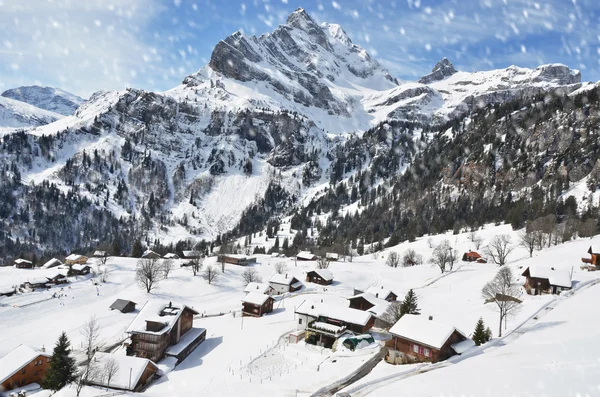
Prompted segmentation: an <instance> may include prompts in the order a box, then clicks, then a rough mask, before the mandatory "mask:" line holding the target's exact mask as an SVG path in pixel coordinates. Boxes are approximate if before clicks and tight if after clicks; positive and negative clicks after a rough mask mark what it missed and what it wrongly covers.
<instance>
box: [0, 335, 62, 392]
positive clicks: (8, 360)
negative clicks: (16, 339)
mask: <svg viewBox="0 0 600 397" xmlns="http://www.w3.org/2000/svg"><path fill="white" fill-rule="evenodd" d="M49 363H50V354H48V353H46V352H45V351H44V350H37V349H34V348H32V347H29V346H25V345H20V346H18V347H17V348H15V349H14V350H12V351H11V352H10V353H8V354H7V355H5V356H4V357H2V358H0V390H1V391H7V390H13V389H17V388H20V387H23V386H25V385H29V384H31V383H40V382H41V381H42V379H44V376H46V371H47V370H48V366H49Z"/></svg>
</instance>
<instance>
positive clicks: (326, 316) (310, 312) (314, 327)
mask: <svg viewBox="0 0 600 397" xmlns="http://www.w3.org/2000/svg"><path fill="white" fill-rule="evenodd" d="M295 313H296V318H297V320H298V323H297V324H296V327H297V329H299V330H306V342H307V343H311V344H316V345H319V346H323V347H327V348H330V347H331V346H333V343H334V342H335V341H336V340H337V338H339V337H340V336H342V335H343V334H344V333H346V332H348V331H350V332H354V333H356V334H364V333H365V332H367V331H368V330H370V329H371V328H372V327H373V325H374V324H375V317H374V316H373V314H372V313H369V312H365V311H361V310H356V309H352V308H349V307H345V306H340V305H333V304H329V303H323V302H311V301H304V302H302V304H300V306H298V308H297V309H296V312H295Z"/></svg>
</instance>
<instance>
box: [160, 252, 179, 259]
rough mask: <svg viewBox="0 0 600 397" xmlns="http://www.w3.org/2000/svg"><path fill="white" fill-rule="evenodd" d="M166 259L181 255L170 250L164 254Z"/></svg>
mask: <svg viewBox="0 0 600 397" xmlns="http://www.w3.org/2000/svg"><path fill="white" fill-rule="evenodd" d="M163 258H165V259H179V255H177V254H174V253H172V252H169V253H167V254H165V256H163Z"/></svg>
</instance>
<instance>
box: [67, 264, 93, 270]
mask: <svg viewBox="0 0 600 397" xmlns="http://www.w3.org/2000/svg"><path fill="white" fill-rule="evenodd" d="M86 267H90V265H81V264H79V263H77V264H75V265H73V266H71V269H73V270H77V271H82V270H84V269H85V268H86Z"/></svg>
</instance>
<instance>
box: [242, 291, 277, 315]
mask: <svg viewBox="0 0 600 397" xmlns="http://www.w3.org/2000/svg"><path fill="white" fill-rule="evenodd" d="M273 302H275V299H273V298H272V297H270V296H269V295H267V294H261V293H259V292H250V293H248V295H246V296H245V297H244V298H242V316H252V317H261V316H262V315H263V314H267V313H271V312H272V311H273Z"/></svg>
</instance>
